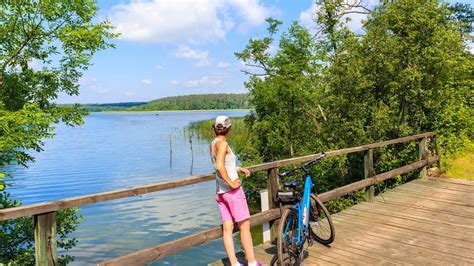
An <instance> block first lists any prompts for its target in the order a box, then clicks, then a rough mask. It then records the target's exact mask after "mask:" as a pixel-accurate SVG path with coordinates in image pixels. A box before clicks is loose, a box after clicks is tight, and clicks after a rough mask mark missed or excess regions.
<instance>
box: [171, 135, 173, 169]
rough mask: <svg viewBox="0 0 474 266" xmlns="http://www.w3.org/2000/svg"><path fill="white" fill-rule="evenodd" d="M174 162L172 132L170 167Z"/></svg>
mask: <svg viewBox="0 0 474 266" xmlns="http://www.w3.org/2000/svg"><path fill="white" fill-rule="evenodd" d="M172 163H173V146H172V140H171V134H170V168H171V165H172Z"/></svg>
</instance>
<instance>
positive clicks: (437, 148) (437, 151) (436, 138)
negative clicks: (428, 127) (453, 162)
mask: <svg viewBox="0 0 474 266" xmlns="http://www.w3.org/2000/svg"><path fill="white" fill-rule="evenodd" d="M433 138H434V142H435V147H434V148H435V151H436V155H438V168H439V170H440V171H441V154H440V152H439V143H438V135H434V136H433Z"/></svg>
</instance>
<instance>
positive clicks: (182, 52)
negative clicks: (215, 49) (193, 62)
mask: <svg viewBox="0 0 474 266" xmlns="http://www.w3.org/2000/svg"><path fill="white" fill-rule="evenodd" d="M208 54H209V52H208V51H201V50H193V49H191V48H189V47H188V46H186V45H181V46H180V47H179V49H178V51H176V53H175V55H176V57H178V58H188V59H206V58H207V56H208Z"/></svg>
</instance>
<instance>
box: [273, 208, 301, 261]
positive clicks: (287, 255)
mask: <svg viewBox="0 0 474 266" xmlns="http://www.w3.org/2000/svg"><path fill="white" fill-rule="evenodd" d="M297 236H298V212H297V211H296V210H295V209H293V208H291V209H286V210H285V211H284V212H283V215H282V216H281V219H280V224H279V226H278V238H277V249H278V261H277V262H276V265H282V266H287V265H291V266H293V265H299V263H300V261H299V256H298V254H299V250H298V239H297Z"/></svg>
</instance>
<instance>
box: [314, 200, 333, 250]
mask: <svg viewBox="0 0 474 266" xmlns="http://www.w3.org/2000/svg"><path fill="white" fill-rule="evenodd" d="M310 201H311V202H310V204H311V210H310V215H309V224H310V228H311V236H312V237H313V239H314V240H316V241H318V242H319V243H321V244H324V245H328V244H331V243H332V242H333V241H334V237H335V231H334V224H333V223H332V219H331V215H330V214H329V212H328V210H327V209H326V207H325V206H324V204H323V202H322V201H321V200H320V199H319V198H318V197H317V196H316V195H314V194H311V200H310Z"/></svg>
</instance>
